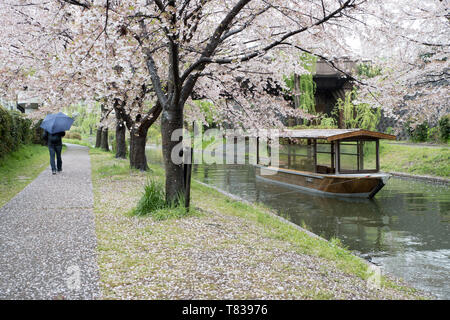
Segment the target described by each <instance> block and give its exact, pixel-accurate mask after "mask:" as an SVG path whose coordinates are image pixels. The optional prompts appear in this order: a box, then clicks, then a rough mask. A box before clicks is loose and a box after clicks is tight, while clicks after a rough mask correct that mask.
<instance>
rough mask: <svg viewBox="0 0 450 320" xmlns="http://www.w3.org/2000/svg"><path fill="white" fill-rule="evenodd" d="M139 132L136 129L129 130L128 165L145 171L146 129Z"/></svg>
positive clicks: (146, 167) (146, 166)
mask: <svg viewBox="0 0 450 320" xmlns="http://www.w3.org/2000/svg"><path fill="white" fill-rule="evenodd" d="M144 131H145V133H141V134H139V132H138V131H137V130H136V129H132V130H131V131H130V167H131V168H134V169H139V170H141V171H147V170H148V165H147V157H146V155H145V144H146V142H147V131H148V130H144Z"/></svg>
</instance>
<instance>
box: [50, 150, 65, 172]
mask: <svg viewBox="0 0 450 320" xmlns="http://www.w3.org/2000/svg"><path fill="white" fill-rule="evenodd" d="M48 150H49V151H50V166H51V167H52V171H56V168H58V171H59V170H61V169H62V159H61V150H62V145H55V144H49V145H48ZM55 155H56V163H57V166H55Z"/></svg>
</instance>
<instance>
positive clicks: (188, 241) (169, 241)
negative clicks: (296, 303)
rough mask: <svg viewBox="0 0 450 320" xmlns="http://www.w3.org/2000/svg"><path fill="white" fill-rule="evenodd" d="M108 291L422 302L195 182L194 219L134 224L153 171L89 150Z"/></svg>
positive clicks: (260, 211)
mask: <svg viewBox="0 0 450 320" xmlns="http://www.w3.org/2000/svg"><path fill="white" fill-rule="evenodd" d="M91 159H92V168H93V169H92V177H93V186H94V197H95V205H94V212H95V215H96V232H97V237H98V261H99V268H100V278H101V281H100V285H101V287H102V293H103V297H104V298H111V299H124V298H126V299H204V298H208V299H418V298H422V297H423V295H422V294H420V293H419V292H417V291H416V290H414V289H411V288H408V287H406V286H404V285H403V284H402V282H400V281H398V280H395V279H391V278H386V277H381V278H380V282H379V284H380V285H381V286H380V287H378V288H377V287H376V286H375V287H374V286H372V285H371V284H370V283H371V282H370V281H368V280H369V278H371V279H373V278H372V273H370V272H368V269H367V264H366V263H364V262H363V261H361V259H360V258H358V257H356V256H354V255H353V254H351V253H350V252H349V251H348V250H346V249H344V248H342V247H341V246H340V245H339V241H337V240H333V241H331V242H328V241H324V240H321V239H317V237H314V236H310V235H309V234H307V233H305V232H302V231H301V230H298V228H295V227H293V226H292V225H289V224H287V223H285V222H283V221H280V220H279V219H277V218H276V217H274V216H272V215H270V214H268V212H267V208H265V207H264V206H262V205H251V204H248V203H243V202H240V201H236V200H234V199H232V198H230V197H227V196H225V195H223V194H221V193H219V192H217V191H216V190H214V189H212V188H211V187H209V186H205V185H202V184H199V183H196V182H194V183H193V186H192V205H193V208H195V209H194V210H193V212H192V214H191V215H190V216H187V217H184V218H181V219H168V220H155V219H153V218H152V217H136V216H132V215H130V214H129V212H130V211H131V210H132V208H133V207H134V206H135V204H136V203H137V202H138V200H139V199H140V196H141V192H142V190H143V187H144V185H145V184H146V182H147V181H148V179H157V180H161V179H163V170H162V168H161V167H160V165H159V164H155V163H153V164H152V163H151V164H150V167H151V169H152V171H151V172H150V173H142V172H139V171H134V170H130V169H129V167H128V162H127V161H126V160H117V159H114V158H113V155H112V154H110V153H104V152H100V151H98V150H91Z"/></svg>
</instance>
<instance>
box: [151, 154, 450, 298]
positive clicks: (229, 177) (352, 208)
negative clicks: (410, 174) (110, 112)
mask: <svg viewBox="0 0 450 320" xmlns="http://www.w3.org/2000/svg"><path fill="white" fill-rule="evenodd" d="M147 155H148V159H149V162H151V163H160V161H161V151H160V150H159V149H158V148H154V147H151V148H149V149H148V153H147ZM193 178H194V179H197V180H200V181H202V182H203V183H206V184H208V185H209V186H214V187H216V188H218V189H220V190H223V191H225V192H227V193H230V194H233V195H235V196H237V197H239V198H243V199H246V200H247V201H249V202H251V203H262V204H264V205H265V206H267V207H269V208H271V210H274V211H276V212H277V214H279V215H280V216H282V217H284V218H285V219H287V220H289V221H291V222H292V223H294V224H297V225H299V226H306V227H307V229H308V230H310V231H312V232H313V233H315V234H318V235H320V236H321V237H323V238H325V239H328V240H330V239H333V238H337V239H339V241H340V242H342V243H343V245H344V246H345V247H347V248H348V249H349V250H351V251H352V252H354V253H355V254H357V255H358V256H361V257H364V258H365V259H367V260H368V261H371V262H373V263H376V264H377V265H379V266H381V267H382V270H383V272H385V273H388V274H392V275H394V276H396V277H400V278H403V279H405V280H406V281H407V282H408V283H410V284H413V285H414V286H415V287H416V288H419V289H422V290H424V291H428V292H432V293H433V294H435V295H436V296H437V297H438V298H440V299H448V298H449V297H450V282H449V279H448V274H449V273H450V264H449V261H450V260H449V258H450V250H449V248H450V216H448V213H449V212H450V189H449V188H448V186H446V185H443V184H436V183H428V182H426V181H421V180H415V179H414V180H413V179H405V178H397V177H393V178H391V179H390V180H389V181H388V184H387V185H386V186H385V188H384V189H383V190H382V191H381V192H380V193H379V194H377V196H376V197H375V199H373V200H371V201H369V200H366V199H360V200H358V199H338V198H330V197H324V196H317V195H313V194H310V193H307V192H301V191H299V190H294V189H290V188H286V187H283V186H280V185H277V184H273V183H264V181H260V180H258V179H255V172H254V167H253V166H248V165H198V166H194V167H193Z"/></svg>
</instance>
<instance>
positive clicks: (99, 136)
mask: <svg viewBox="0 0 450 320" xmlns="http://www.w3.org/2000/svg"><path fill="white" fill-rule="evenodd" d="M101 144H102V127H101V126H98V127H97V136H96V137H95V147H96V148H100V146H101Z"/></svg>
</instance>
